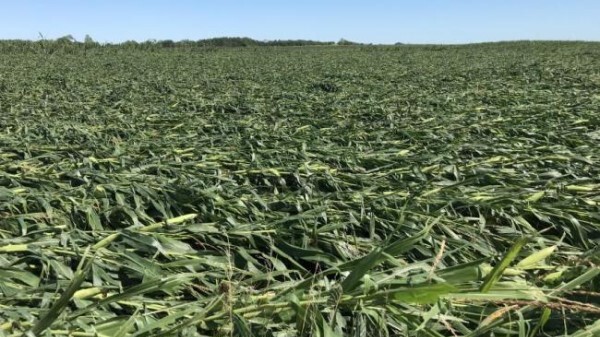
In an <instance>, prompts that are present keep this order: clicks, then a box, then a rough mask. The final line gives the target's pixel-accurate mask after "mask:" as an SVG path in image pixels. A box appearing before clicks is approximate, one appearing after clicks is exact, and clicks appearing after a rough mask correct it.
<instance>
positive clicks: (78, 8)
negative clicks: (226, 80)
mask: <svg viewBox="0 0 600 337" xmlns="http://www.w3.org/2000/svg"><path fill="white" fill-rule="evenodd" d="M0 8H1V9H2V18H1V19H0V39H14V38H18V39H32V40H35V39H37V38H38V36H39V33H42V34H43V35H44V36H45V37H46V38H57V37H60V36H64V35H67V34H71V35H73V36H74V37H75V38H76V39H78V40H82V39H83V37H84V36H85V35H86V34H89V35H90V36H91V37H92V38H94V39H95V40H96V41H100V42H120V41H125V40H137V41H145V40H148V39H159V40H160V39H172V40H181V39H192V40H198V39H203V38H209V37H218V36H247V37H251V38H255V39H259V40H267V39H269V40H270V39H314V40H326V41H337V40H339V39H340V38H345V39H348V40H352V41H358V42H372V43H394V42H406V43H468V42H481V41H498V40H520V39H544V40H549V39H550V40H595V41H600V0H379V1H377V0H371V1H367V0H363V1H358V0H295V1H294V0H289V1H288V0H210V1H209V0H171V1H168V0H4V1H0Z"/></svg>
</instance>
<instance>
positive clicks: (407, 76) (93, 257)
mask: <svg viewBox="0 0 600 337" xmlns="http://www.w3.org/2000/svg"><path fill="white" fill-rule="evenodd" d="M65 43H66V44H68V43H70V42H65ZM599 108H600V45H598V44H591V43H589V44H588V43H554V42H553V43H529V42H522V43H502V44H482V45H473V46H448V47H442V46H423V47H418V46H397V47H391V46H390V47H304V48H271V47H262V48H244V49H241V48H240V49H210V50H201V49H198V50H195V51H193V52H192V51H182V50H178V49H174V50H170V49H164V50H154V51H138V50H128V49H126V48H125V47H122V48H116V47H96V48H93V49H91V50H86V52H85V53H84V51H83V50H80V49H78V50H71V52H68V53H67V52H62V51H60V50H58V51H57V52H54V53H51V54H49V53H44V52H39V53H31V52H23V53H20V52H18V51H14V50H13V52H11V53H6V52H5V53H2V54H0V336H23V335H24V334H25V333H26V332H30V333H31V334H33V335H43V336H203V335H206V336H213V335H235V336H251V335H254V336H281V337H282V336H307V335H311V336H342V335H349V336H389V335H400V336H490V335H493V336H531V337H533V336H557V335H571V336H592V335H593V334H594V333H598V331H600V323H599V321H596V320H597V318H598V315H599V313H600V310H599V309H598V307H596V306H595V305H596V304H597V303H598V302H599V298H600V297H598V296H599V295H598V294H597V293H596V292H597V291H600V282H599V280H598V277H597V275H598V273H599V271H600V269H599V268H598V267H597V265H598V263H599V262H600V256H599V255H600V252H599V249H598V242H599V240H600V231H599V229H600V228H599V227H600V206H599V205H600V193H599V192H600V150H599V149H600V117H599V116H600V115H599V114H598V113H599ZM584 329H588V330H584Z"/></svg>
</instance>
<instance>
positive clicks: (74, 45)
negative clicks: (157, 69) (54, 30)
mask: <svg viewBox="0 0 600 337" xmlns="http://www.w3.org/2000/svg"><path fill="white" fill-rule="evenodd" d="M330 45H340V46H347V45H361V44H360V43H356V42H351V41H348V40H345V39H341V40H339V41H338V42H333V41H314V40H269V41H259V40H254V39H251V38H248V37H217V38H211V39H202V40H196V41H193V40H181V41H173V40H148V41H144V42H137V41H125V42H121V43H99V42H96V41H94V39H92V37H90V36H89V35H86V37H85V39H84V40H83V41H77V40H76V39H75V38H74V37H73V36H72V35H66V36H63V37H60V38H57V39H44V38H42V39H40V40H37V41H30V40H0V52H4V53H10V52H17V51H19V52H27V51H31V52H45V53H54V52H57V51H61V52H71V53H75V52H77V53H78V52H83V53H87V52H88V51H90V50H93V49H99V48H103V49H107V48H108V49H110V48H119V49H122V48H125V49H135V50H159V49H196V48H221V47H263V46H330Z"/></svg>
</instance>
